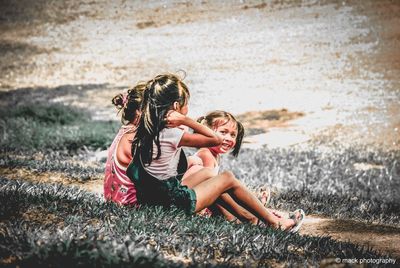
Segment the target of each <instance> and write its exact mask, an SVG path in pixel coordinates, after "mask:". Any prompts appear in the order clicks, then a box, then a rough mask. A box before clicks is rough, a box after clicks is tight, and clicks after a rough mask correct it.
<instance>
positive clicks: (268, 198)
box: [257, 185, 271, 207]
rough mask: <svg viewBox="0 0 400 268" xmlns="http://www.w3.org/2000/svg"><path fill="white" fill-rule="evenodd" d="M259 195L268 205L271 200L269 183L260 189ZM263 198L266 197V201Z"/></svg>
mask: <svg viewBox="0 0 400 268" xmlns="http://www.w3.org/2000/svg"><path fill="white" fill-rule="evenodd" d="M257 196H258V199H259V200H260V201H261V203H262V204H263V205H264V207H268V205H269V202H270V201H271V188H269V187H268V186H267V185H264V186H262V187H261V188H260V189H259V190H258V194H257ZM265 197H266V199H265ZM263 199H265V201H263Z"/></svg>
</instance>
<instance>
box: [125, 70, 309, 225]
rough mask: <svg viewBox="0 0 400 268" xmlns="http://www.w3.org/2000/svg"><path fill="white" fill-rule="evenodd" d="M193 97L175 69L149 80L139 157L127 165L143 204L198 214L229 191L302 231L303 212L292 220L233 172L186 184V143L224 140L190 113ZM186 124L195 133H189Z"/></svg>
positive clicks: (271, 220)
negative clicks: (272, 208)
mask: <svg viewBox="0 0 400 268" xmlns="http://www.w3.org/2000/svg"><path fill="white" fill-rule="evenodd" d="M189 97H190V94H189V90H188V88H187V86H186V85H185V84H184V83H183V81H182V80H181V79H180V78H179V77H178V76H176V75H173V74H165V75H158V76H156V77H155V78H154V79H152V80H151V81H149V82H148V83H147V85H146V89H145V91H144V98H143V104H142V105H143V106H142V115H141V119H140V122H139V125H138V128H137V132H136V136H135V138H134V140H133V142H132V156H133V160H132V162H131V163H130V165H129V167H128V169H127V174H128V176H129V178H130V179H131V180H132V181H133V182H134V184H135V186H136V188H137V200H138V203H139V204H150V205H162V206H165V207H170V206H171V205H175V206H176V207H178V208H181V209H183V210H184V211H186V212H187V213H196V212H199V211H201V210H202V209H204V208H206V207H208V206H210V205H211V204H213V203H214V202H215V201H216V200H217V198H218V197H220V196H221V195H222V194H223V193H225V192H228V191H229V193H230V194H231V196H232V197H233V198H234V199H235V201H236V202H238V203H239V204H240V205H241V206H243V207H244V208H245V209H246V210H248V211H249V212H251V213H252V214H253V215H255V216H256V217H257V218H258V219H259V220H261V221H262V222H264V223H266V224H268V225H270V226H272V227H274V228H281V229H283V230H288V231H297V230H298V228H299V227H300V225H301V223H302V220H303V218H304V214H303V213H300V212H298V213H296V214H295V215H294V217H293V218H290V219H286V218H282V217H278V216H276V215H274V214H273V213H271V212H270V211H269V210H267V209H266V208H265V207H264V206H263V204H262V203H261V202H260V201H259V200H258V199H257V197H255V196H254V195H253V194H252V193H251V192H250V191H249V190H248V189H247V188H246V187H245V186H244V185H243V184H242V183H241V182H240V181H239V180H237V179H236V178H235V177H234V175H233V174H232V173H231V172H227V171H225V172H222V173H220V174H218V175H215V172H214V171H213V170H212V169H210V168H203V169H201V170H199V171H198V172H196V173H194V174H192V175H189V176H188V177H187V178H186V181H187V182H190V183H192V184H193V185H194V187H193V188H188V187H187V186H185V185H182V184H181V180H182V177H183V175H184V173H185V172H186V170H187V161H186V157H185V155H184V153H183V151H182V148H181V147H182V146H187V147H195V148H201V147H215V146H218V145H220V144H221V143H222V141H223V139H222V137H221V136H220V135H219V134H217V133H216V132H214V131H212V130H211V129H210V128H208V127H207V126H204V125H202V124H200V123H198V122H196V121H194V120H193V119H191V118H189V117H187V116H186V114H187V112H188V101H189ZM182 125H183V126H186V127H189V128H191V129H193V130H194V133H188V132H185V131H184V130H183V129H182V128H181V126H182ZM195 182H198V183H195Z"/></svg>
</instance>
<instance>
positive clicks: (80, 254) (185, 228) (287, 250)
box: [0, 179, 379, 267]
mask: <svg viewBox="0 0 400 268" xmlns="http://www.w3.org/2000/svg"><path fill="white" fill-rule="evenodd" d="M0 201H1V203H2V204H4V205H3V206H1V208H0V215H1V219H2V220H1V225H0V240H1V241H2V243H1V248H0V255H1V257H2V259H7V258H8V259H13V260H14V261H13V265H19V266H21V267H30V266H34V265H45V266H48V267H50V266H57V267H71V266H82V267H83V266H87V265H90V266H98V267H109V266H114V265H117V266H122V267H125V266H131V265H139V264H141V265H144V266H149V265H151V266H159V267H163V266H168V267H169V266H177V267H179V266H184V265H186V264H187V263H186V264H185V261H188V262H190V265H192V266H199V265H205V266H220V265H223V264H225V265H226V264H229V265H230V266H242V265H249V266H256V265H268V264H270V263H271V262H275V263H285V264H289V265H290V264H297V265H317V264H318V263H320V262H321V261H322V260H326V259H329V258H333V257H341V258H353V257H354V258H361V257H364V258H366V257H368V258H378V257H379V255H378V254H376V253H374V252H372V251H369V250H367V249H365V248H362V247H360V246H357V245H353V244H350V243H342V242H337V241H334V240H332V239H330V238H328V237H310V236H299V235H297V234H289V233H286V232H281V231H276V230H272V229H269V228H264V229H260V228H258V227H254V226H251V225H235V224H230V223H227V222H225V221H224V220H223V219H219V218H216V219H206V218H200V217H194V216H187V215H185V214H183V213H182V212H180V211H178V210H176V209H171V210H163V209H162V208H160V207H143V208H140V209H134V208H124V207H119V206H116V205H114V204H109V203H104V202H103V201H102V200H99V199H98V198H96V197H95V196H94V195H92V194H89V193H87V192H82V191H79V190H77V189H76V188H70V187H65V186H61V185H47V184H32V183H26V182H25V183H24V182H22V181H14V180H13V181H8V180H5V179H0ZM28 222H29V224H27V223H28ZM170 256H178V257H180V259H179V258H177V259H174V260H173V261H172V260H171V257H170Z"/></svg>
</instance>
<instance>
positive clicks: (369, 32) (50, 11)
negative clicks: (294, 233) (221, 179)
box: [0, 0, 400, 257]
mask: <svg viewBox="0 0 400 268" xmlns="http://www.w3.org/2000/svg"><path fill="white" fill-rule="evenodd" d="M178 70H185V71H186V78H185V81H186V82H187V84H188V86H189V88H190V90H191V95H192V97H191V103H190V109H191V110H190V115H191V116H194V117H195V116H198V115H201V114H203V113H205V112H207V111H210V110H213V109H224V110H228V111H230V112H232V113H234V114H237V115H240V118H241V119H242V120H243V122H244V124H245V125H246V127H247V129H248V130H249V134H250V135H249V136H247V137H246V146H247V147H250V148H257V147H259V146H262V145H264V144H266V145H267V146H268V147H271V148H273V147H287V146H294V145H304V146H309V145H310V144H315V143H328V142H329V143H332V144H336V145H337V144H339V145H340V146H345V147H347V146H354V145H371V146H372V147H374V148H379V149H396V150H399V149H400V134H399V131H400V1H390V0H381V1H373V0H366V1H287V2H286V1H262V2H261V1H237V2H232V1H205V0H203V1H194V2H191V1H162V2H158V1H149V2H145V3H144V2H142V1H122V0H121V1H89V0H87V1H86V0H85V1H45V0H37V1H30V0H21V1H7V0H5V1H1V2H0V90H2V91H11V90H19V89H22V88H31V89H32V90H35V89H36V88H38V87H47V88H48V90H49V91H50V90H52V89H54V88H56V87H58V86H66V85H72V86H75V88H77V89H78V90H79V89H80V88H84V86H85V85H91V84H94V85H100V89H99V90H96V91H87V92H86V91H83V92H82V94H80V95H79V96H78V95H68V94H66V95H64V96H60V97H58V98H54V99H52V100H51V101H53V102H63V103H67V104H72V105H76V106H79V107H85V108H88V109H90V110H91V111H93V116H94V118H96V119H110V118H112V119H116V118H115V111H114V110H113V109H112V107H111V104H110V99H111V98H112V96H114V95H115V94H116V93H118V92H119V91H120V90H121V87H127V86H129V85H132V84H135V83H136V82H137V81H139V80H145V79H149V78H151V77H152V76H154V75H155V74H158V73H160V72H165V71H171V72H175V71H178ZM101 85H104V87H101ZM1 101H2V103H4V102H7V100H1ZM265 111H268V113H266V112H265ZM274 115H275V116H277V120H276V121H274V123H273V124H266V122H267V121H266V119H268V118H270V117H269V116H274ZM285 116H286V117H285ZM2 172H3V171H2ZM21 172H23V171H21ZM25 175H26V174H25ZM43 176H47V177H48V178H47V179H48V180H50V181H51V180H54V181H55V182H63V181H64V179H63V178H61V177H57V176H55V175H49V174H47V175H46V174H44V175H43ZM28 177H29V176H28ZM56 177H57V178H56ZM51 178H52V179H51ZM43 180H44V181H46V180H45V179H43ZM99 182H100V183H101V181H100V180H99V181H98V182H97V183H99ZM85 187H86V186H85ZM88 187H89V190H93V189H97V190H99V187H100V186H99V185H97V186H96V185H94V186H93V185H92V186H88ZM100 191H101V187H100ZM335 226H336V227H335ZM353 227H354V224H353V223H349V222H346V223H343V222H332V220H331V219H321V218H313V217H311V218H310V220H309V221H308V222H307V223H306V224H305V228H303V229H304V230H308V232H307V231H304V233H307V234H318V235H321V234H323V235H331V236H332V237H334V238H335V239H339V240H345V241H346V240H350V241H352V242H355V243H360V244H363V245H365V244H369V245H371V246H373V247H374V248H377V249H379V250H382V251H383V252H390V253H392V254H394V256H397V257H399V256H400V252H399V247H398V245H399V242H400V241H399V240H400V239H399V233H400V232H399V230H398V229H390V230H391V231H388V232H386V231H385V230H386V229H385V228H384V227H382V226H381V227H376V226H364V227H363V228H364V231H365V232H364V231H363V232H354V230H353ZM340 228H347V229H340ZM378 229H379V230H380V231H379V232H381V233H379V232H378V231H377V230H378ZM382 232H384V233H382ZM371 237H373V239H371Z"/></svg>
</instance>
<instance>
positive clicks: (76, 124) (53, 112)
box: [0, 104, 120, 152]
mask: <svg viewBox="0 0 400 268" xmlns="http://www.w3.org/2000/svg"><path fill="white" fill-rule="evenodd" d="M0 118H1V119H0V135H1V136H0V137H1V139H0V148H1V150H2V151H3V152H7V151H24V152H34V151H38V150H41V151H45V150H67V151H70V152H71V151H76V150H78V149H80V148H83V147H88V148H93V149H96V148H101V149H106V148H107V146H109V144H110V143H111V141H112V139H113V138H114V135H115V133H116V131H117V129H118V128H119V125H120V124H119V123H118V122H115V121H94V120H91V119H90V114H89V113H88V112H86V111H84V110H80V109H76V108H73V107H70V106H64V105H60V104H30V105H21V106H17V107H5V108H2V109H0Z"/></svg>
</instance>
